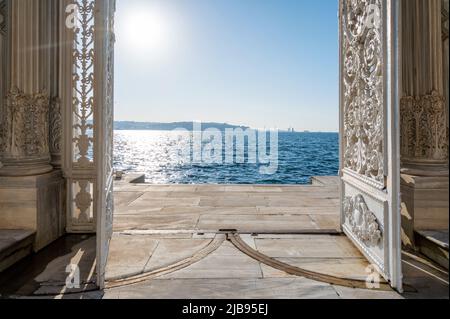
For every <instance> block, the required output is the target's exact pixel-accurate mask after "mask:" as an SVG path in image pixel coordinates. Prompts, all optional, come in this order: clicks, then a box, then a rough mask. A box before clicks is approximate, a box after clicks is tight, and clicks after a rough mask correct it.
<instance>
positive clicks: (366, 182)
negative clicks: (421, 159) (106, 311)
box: [339, 0, 402, 291]
mask: <svg viewBox="0 0 450 319" xmlns="http://www.w3.org/2000/svg"><path fill="white" fill-rule="evenodd" d="M398 3H399V1H396V0H340V9H339V10H340V14H339V16H340V19H339V20H340V28H339V29H340V55H341V58H340V87H341V88H340V92H341V98H340V113H341V128H340V133H341V134H340V135H341V156H340V157H341V176H342V187H341V196H342V201H341V202H342V204H341V224H342V229H343V231H344V232H345V234H346V235H347V236H348V237H349V238H350V239H351V240H352V241H353V243H354V244H355V245H356V246H357V247H358V248H359V249H360V250H361V252H362V253H363V254H364V255H365V256H366V258H367V259H368V260H369V261H370V262H371V263H372V264H373V265H374V268H375V269H377V270H378V271H379V272H380V273H381V274H382V275H383V276H384V277H385V279H386V280H388V281H389V282H390V283H391V286H392V287H394V288H396V289H397V290H399V291H401V290H402V270H401V241H400V221H401V219H400V201H399V196H400V195H399V192H400V168H399V166H400V155H399V136H400V135H399V76H398V66H399V52H398V50H399V48H398V43H399V29H398V25H399V11H398V7H397V6H398Z"/></svg>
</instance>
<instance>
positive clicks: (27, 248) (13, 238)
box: [0, 229, 35, 273]
mask: <svg viewBox="0 0 450 319" xmlns="http://www.w3.org/2000/svg"><path fill="white" fill-rule="evenodd" d="M34 237H35V232H34V231H30V230H2V229H0V273H1V272H3V271H4V270H6V269H8V268H9V267H11V266H12V265H14V264H15V263H16V262H18V261H20V260H21V259H23V258H25V257H27V256H28V255H30V254H31V253H32V252H33V243H34Z"/></svg>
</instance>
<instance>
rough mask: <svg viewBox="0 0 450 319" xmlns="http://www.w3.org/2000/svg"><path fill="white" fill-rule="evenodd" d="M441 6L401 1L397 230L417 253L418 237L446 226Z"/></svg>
mask: <svg viewBox="0 0 450 319" xmlns="http://www.w3.org/2000/svg"><path fill="white" fill-rule="evenodd" d="M446 6H447V8H448V0H426V1H423V0H402V70H401V71H402V83H401V85H402V90H403V93H402V98H401V116H400V118H401V119H400V120H401V171H402V182H401V196H402V228H403V242H404V244H405V245H407V246H412V247H415V248H418V249H420V247H416V244H415V238H416V236H417V232H420V231H424V230H448V222H449V215H448V209H449V203H448V202H449V196H448V191H449V178H448V176H449V168H448V157H449V156H448V137H449V133H448V89H447V86H448V31H447V44H446V42H445V34H446V31H445V23H446V22H445V15H447V17H448V9H447V13H446V11H445V7H446ZM447 25H448V24H447ZM447 30H448V27H447ZM446 46H447V47H446ZM446 50H447V51H446ZM445 52H447V56H445Z"/></svg>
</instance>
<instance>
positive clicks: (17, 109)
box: [0, 0, 53, 176]
mask: <svg viewBox="0 0 450 319" xmlns="http://www.w3.org/2000/svg"><path fill="white" fill-rule="evenodd" d="M49 3H50V2H49V0H20V1H11V0H8V6H9V8H8V10H9V16H10V17H11V21H8V26H9V27H8V49H7V50H8V56H9V60H8V64H7V70H6V71H7V74H8V75H7V76H8V88H7V96H6V105H5V107H4V112H3V113H4V119H3V125H2V146H1V148H2V151H3V154H4V155H3V158H2V163H3V167H2V168H0V176H31V175H39V174H44V173H48V172H50V171H52V169H53V168H52V166H51V165H50V149H49V138H48V136H49V121H48V118H49V107H50V91H49V90H50V86H49V84H50V83H49V79H50V72H49V70H50V69H49V65H50V59H51V57H50V54H49V51H50V50H49V44H50V42H49V34H50V32H49V31H50V29H51V24H50V21H49V16H48V14H49V11H48V6H49ZM37 30H38V32H37Z"/></svg>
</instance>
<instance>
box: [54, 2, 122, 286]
mask: <svg viewBox="0 0 450 319" xmlns="http://www.w3.org/2000/svg"><path fill="white" fill-rule="evenodd" d="M62 8H63V10H64V13H65V14H63V15H62V16H63V18H64V19H63V21H61V23H62V24H63V25H65V28H64V29H62V33H61V35H62V39H63V43H65V45H64V46H63V47H62V54H61V66H62V67H63V70H62V74H65V75H70V76H63V77H62V81H63V85H62V87H63V88H64V92H62V93H61V96H62V97H63V103H64V105H67V107H64V111H63V114H64V122H65V127H66V129H65V130H64V131H65V137H64V138H65V143H64V144H65V160H64V172H65V176H66V178H67V181H68V182H67V183H68V184H67V203H68V216H67V231H68V232H69V233H96V234H97V259H96V263H97V285H98V286H99V287H100V288H103V287H104V282H105V267H106V261H107V258H108V251H109V243H110V239H111V236H112V224H113V211H114V207H113V206H114V200H113V125H114V114H113V113H114V43H115V36H114V13H115V0H64V6H63V7H62Z"/></svg>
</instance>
